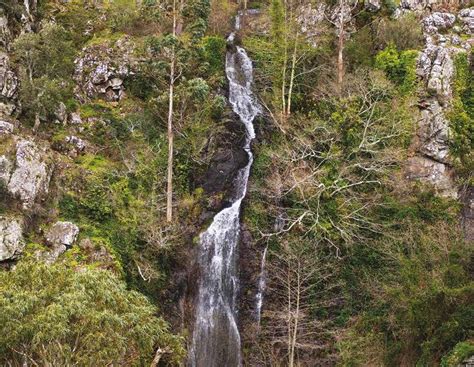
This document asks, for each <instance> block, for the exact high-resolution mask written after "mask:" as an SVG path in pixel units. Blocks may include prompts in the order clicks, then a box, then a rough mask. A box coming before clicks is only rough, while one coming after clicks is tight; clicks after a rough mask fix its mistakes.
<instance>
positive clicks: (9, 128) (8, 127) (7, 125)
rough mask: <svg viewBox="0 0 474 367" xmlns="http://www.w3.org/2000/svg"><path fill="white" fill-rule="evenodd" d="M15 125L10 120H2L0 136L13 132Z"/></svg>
mask: <svg viewBox="0 0 474 367" xmlns="http://www.w3.org/2000/svg"><path fill="white" fill-rule="evenodd" d="M14 129H15V126H14V125H13V124H12V123H11V122H8V121H4V120H0V136H2V135H9V134H11V133H13V130H14Z"/></svg>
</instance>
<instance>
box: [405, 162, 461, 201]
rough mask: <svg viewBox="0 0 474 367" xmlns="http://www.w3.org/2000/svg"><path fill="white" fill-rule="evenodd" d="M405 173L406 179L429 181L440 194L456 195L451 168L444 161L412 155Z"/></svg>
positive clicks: (453, 196)
mask: <svg viewBox="0 0 474 367" xmlns="http://www.w3.org/2000/svg"><path fill="white" fill-rule="evenodd" d="M406 175H407V178H408V179H411V180H420V181H422V182H426V183H430V184H431V185H433V187H434V188H435V190H436V192H437V193H438V194H439V195H440V196H443V197H450V198H453V199H456V198H457V197H458V192H457V189H456V185H455V184H454V179H453V172H452V169H451V168H450V167H449V166H448V165H446V164H444V163H440V162H436V161H434V160H432V159H430V158H427V157H423V156H416V157H412V158H410V159H409V160H408V164H407V169H406Z"/></svg>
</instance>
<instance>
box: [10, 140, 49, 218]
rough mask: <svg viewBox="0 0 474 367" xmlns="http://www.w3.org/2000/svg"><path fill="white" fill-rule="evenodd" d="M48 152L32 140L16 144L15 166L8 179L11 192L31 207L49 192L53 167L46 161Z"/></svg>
mask: <svg viewBox="0 0 474 367" xmlns="http://www.w3.org/2000/svg"><path fill="white" fill-rule="evenodd" d="M46 158H47V153H46V151H45V150H44V149H41V148H39V147H38V146H37V145H36V144H35V143H34V142H32V141H30V140H20V141H18V142H17V144H16V155H15V168H14V170H13V172H12V174H11V177H10V179H9V181H8V191H9V193H10V194H11V195H12V196H13V197H16V198H18V199H20V201H21V202H22V203H23V208H24V209H28V208H31V206H32V205H33V203H34V202H35V200H36V198H37V197H38V196H39V195H41V194H45V193H47V192H48V188H49V181H50V179H51V173H52V169H51V167H50V165H49V164H48V163H47V162H46Z"/></svg>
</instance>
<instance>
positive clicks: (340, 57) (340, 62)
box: [337, 0, 345, 93]
mask: <svg viewBox="0 0 474 367" xmlns="http://www.w3.org/2000/svg"><path fill="white" fill-rule="evenodd" d="M339 4H340V9H339V24H338V26H339V27H338V28H339V30H338V31H339V42H338V47H337V90H338V92H339V93H341V91H342V82H343V79H344V54H343V53H344V21H345V20H344V1H343V0H340V1H339Z"/></svg>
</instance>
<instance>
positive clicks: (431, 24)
mask: <svg viewBox="0 0 474 367" xmlns="http://www.w3.org/2000/svg"><path fill="white" fill-rule="evenodd" d="M454 22H456V16H455V15H454V14H451V13H442V12H434V13H432V14H430V15H429V16H427V17H425V18H424V19H423V26H424V28H425V31H426V32H427V33H437V32H439V31H442V30H446V29H449V28H451V27H452V26H453V25H454Z"/></svg>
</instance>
